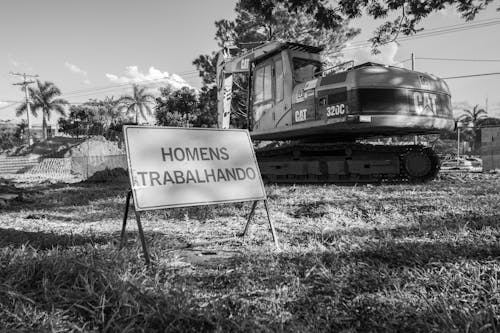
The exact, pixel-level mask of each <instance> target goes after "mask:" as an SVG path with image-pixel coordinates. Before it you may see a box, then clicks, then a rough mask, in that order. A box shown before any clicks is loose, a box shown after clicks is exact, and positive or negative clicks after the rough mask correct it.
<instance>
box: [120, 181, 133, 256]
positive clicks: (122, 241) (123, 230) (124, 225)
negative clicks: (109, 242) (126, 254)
mask: <svg viewBox="0 0 500 333" xmlns="http://www.w3.org/2000/svg"><path fill="white" fill-rule="evenodd" d="M131 196H132V190H129V191H128V192H127V199H126V201H125V214H124V215H123V224H122V233H121V236H120V250H121V249H123V246H124V245H125V240H126V237H127V235H126V234H125V227H126V226H127V218H128V210H129V208H130V197H131Z"/></svg>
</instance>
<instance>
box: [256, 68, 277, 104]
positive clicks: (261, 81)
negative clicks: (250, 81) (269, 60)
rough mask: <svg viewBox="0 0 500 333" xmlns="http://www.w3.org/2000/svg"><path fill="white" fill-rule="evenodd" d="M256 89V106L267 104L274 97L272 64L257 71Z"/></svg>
mask: <svg viewBox="0 0 500 333" xmlns="http://www.w3.org/2000/svg"><path fill="white" fill-rule="evenodd" d="M254 87H255V89H254V104H257V103H261V102H265V101H267V100H270V99H271V98H272V97H273V96H272V71H271V64H269V65H266V66H263V67H260V68H258V69H257V70H256V71H255V83H254Z"/></svg>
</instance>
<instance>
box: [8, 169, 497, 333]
mask: <svg viewBox="0 0 500 333" xmlns="http://www.w3.org/2000/svg"><path fill="white" fill-rule="evenodd" d="M443 177H444V178H442V179H440V180H437V181H434V182H432V183H430V184H427V185H421V186H416V185H384V186H354V187H341V186H335V185H325V186H312V185H301V186H288V185H287V186H276V185H272V186H268V187H267V192H268V196H269V203H270V208H271V215H272V218H273V220H274V222H275V226H276V228H277V231H278V235H279V238H280V241H281V244H282V248H283V250H282V251H281V252H277V251H276V250H275V249H274V247H273V244H272V241H271V237H270V234H269V232H268V230H267V226H266V224H265V222H266V220H265V212H264V211H263V205H258V210H257V214H256V217H255V221H256V223H255V224H254V226H253V234H252V235H251V236H250V237H247V238H245V239H241V238H238V237H236V236H235V235H236V234H237V233H238V232H240V231H241V230H242V228H243V226H244V223H245V216H246V215H247V214H248V211H249V209H250V204H249V203H242V204H236V205H219V206H210V207H194V208H185V209H174V210H164V211H155V212H147V213H144V214H143V216H144V218H143V223H144V227H145V231H146V237H147V241H148V244H149V247H150V250H151V252H152V257H153V261H154V265H153V267H151V268H150V269H146V268H145V267H144V265H143V260H142V257H141V250H140V243H139V242H137V241H136V240H135V239H134V237H135V235H136V232H135V222H134V221H133V220H132V219H131V220H130V221H129V227H128V230H129V243H128V246H127V248H126V249H125V250H123V251H121V252H120V251H118V250H117V246H116V243H117V241H118V239H119V233H120V228H121V218H122V214H123V206H124V201H125V192H126V189H127V184H125V183H118V184H115V183H107V184H100V185H99V184H98V185H96V184H71V185H65V184H39V185H37V187H36V188H35V189H33V190H34V191H33V193H35V195H36V196H37V197H35V198H32V199H33V200H34V202H32V203H26V202H17V203H14V205H12V206H11V207H10V208H8V209H7V210H4V211H2V214H1V216H0V328H4V329H5V331H8V332H11V331H16V330H18V331H51V332H57V331H73V332H87V331H109V332H140V331H144V332H154V331H159V332H164V331H165V332H176V331H178V332H185V331H192V332H200V331H219V332H222V331H223V332H225V331H242V332H243V331H244V332H246V331H259V332H260V331H261V332H267V331H278V332H279V331H286V332H290V331H293V332H314V331H325V332H331V331H339V332H354V331H380V332H386V331H393V332H420V331H424V332H429V331H431V332H432V331H435V332H442V331H451V332H497V331H499V330H500V290H499V289H500V261H499V259H500V240H499V239H500V232H499V231H500V225H499V215H500V213H499V211H500V210H499V208H500V201H499V194H498V193H499V191H500V177H498V176H496V175H479V176H464V177H461V176H454V177H450V176H446V177H445V176H443ZM0 330H1V329H0Z"/></svg>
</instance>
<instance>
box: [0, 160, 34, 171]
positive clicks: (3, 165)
mask: <svg viewBox="0 0 500 333" xmlns="http://www.w3.org/2000/svg"><path fill="white" fill-rule="evenodd" d="M39 161H40V159H39V157H38V156H36V157H30V156H28V157H25V156H21V157H0V174H6V173H21V172H23V171H25V170H28V169H30V168H32V167H34V166H36V165H37V164H38V163H39Z"/></svg>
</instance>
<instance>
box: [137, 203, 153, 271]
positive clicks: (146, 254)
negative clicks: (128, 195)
mask: <svg viewBox="0 0 500 333" xmlns="http://www.w3.org/2000/svg"><path fill="white" fill-rule="evenodd" d="M135 219H136V220H137V229H139V237H140V238H141V243H142V250H143V252H144V261H146V265H148V266H149V264H150V262H151V261H150V260H149V253H148V246H147V244H146V239H145V238H144V231H143V230H142V223H141V213H140V212H138V211H137V210H136V211H135Z"/></svg>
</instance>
